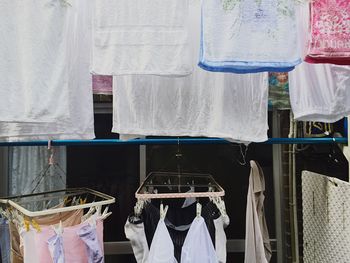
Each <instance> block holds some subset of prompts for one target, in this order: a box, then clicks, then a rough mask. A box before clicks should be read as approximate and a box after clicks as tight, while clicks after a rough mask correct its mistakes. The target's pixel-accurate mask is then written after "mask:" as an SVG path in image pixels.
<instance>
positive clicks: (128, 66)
mask: <svg viewBox="0 0 350 263" xmlns="http://www.w3.org/2000/svg"><path fill="white" fill-rule="evenodd" d="M94 3H95V8H94V10H95V15H94V28H93V30H94V39H93V52H92V54H93V56H92V72H93V73H94V74H101V75H118V74H155V75H168V76H182V75H188V74H190V73H191V72H192V64H191V60H190V58H189V52H190V50H189V43H188V30H187V28H188V24H187V20H188V3H189V2H188V0H181V1H178V0H118V1H116V0H95V1H94Z"/></svg>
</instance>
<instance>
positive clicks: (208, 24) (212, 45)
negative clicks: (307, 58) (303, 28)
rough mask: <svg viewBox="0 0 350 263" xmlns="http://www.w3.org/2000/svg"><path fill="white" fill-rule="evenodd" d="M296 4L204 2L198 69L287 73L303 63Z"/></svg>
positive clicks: (283, 0) (282, 0) (229, 0)
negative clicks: (297, 30) (297, 31)
mask: <svg viewBox="0 0 350 263" xmlns="http://www.w3.org/2000/svg"><path fill="white" fill-rule="evenodd" d="M294 8H295V1H294V0H261V1H255V0H241V1H237V0H233V1H232V0H222V1H221V0H204V1H203V7H202V25H201V27H202V34H201V41H200V43H201V50H200V59H199V66H200V67H202V68H203V69H205V70H209V71H216V72H233V73H252V72H262V71H272V72H287V71H290V70H292V69H293V68H294V66H296V65H298V64H299V63H300V62H301V59H300V54H299V52H298V51H299V43H298V41H297V34H296V23H295V11H294Z"/></svg>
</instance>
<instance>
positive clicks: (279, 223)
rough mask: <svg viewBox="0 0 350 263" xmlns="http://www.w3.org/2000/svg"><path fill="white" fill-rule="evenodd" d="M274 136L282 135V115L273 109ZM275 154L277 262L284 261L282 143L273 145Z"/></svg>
mask: <svg viewBox="0 0 350 263" xmlns="http://www.w3.org/2000/svg"><path fill="white" fill-rule="evenodd" d="M272 114H273V116H272V117H273V118H272V136H273V137H280V115H279V113H278V111H277V110H274V111H273V113H272ZM272 154H273V184H274V195H275V221H276V242H277V262H278V263H283V262H284V255H285V253H284V251H285V247H284V244H285V242H284V240H285V236H284V233H285V231H283V229H284V215H283V211H284V205H283V202H282V200H283V177H282V176H283V170H282V145H281V144H274V145H273V146H272Z"/></svg>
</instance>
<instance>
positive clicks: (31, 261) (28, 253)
mask: <svg viewBox="0 0 350 263" xmlns="http://www.w3.org/2000/svg"><path fill="white" fill-rule="evenodd" d="M35 234H36V232H35V231H33V230H30V231H26V230H25V229H24V228H22V229H21V230H20V238H21V249H23V262H25V263H37V262H38V257H37V252H38V251H37V248H36V244H35V242H33V241H34V240H35Z"/></svg>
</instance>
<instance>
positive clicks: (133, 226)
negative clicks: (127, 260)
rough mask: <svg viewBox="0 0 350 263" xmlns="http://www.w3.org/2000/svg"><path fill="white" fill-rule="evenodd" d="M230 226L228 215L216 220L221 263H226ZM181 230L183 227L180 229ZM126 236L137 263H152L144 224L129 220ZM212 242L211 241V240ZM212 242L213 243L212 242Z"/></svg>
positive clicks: (125, 229) (217, 253) (218, 255)
mask: <svg viewBox="0 0 350 263" xmlns="http://www.w3.org/2000/svg"><path fill="white" fill-rule="evenodd" d="M229 224H230V219H229V217H228V216H227V215H221V216H220V217H219V218H217V219H215V220H214V226H215V251H216V256H217V259H218V262H219V263H226V256H227V250H226V242H227V239H226V234H225V231H224V229H225V228H226V227H227V226H228V225H229ZM179 228H181V226H180V227H179ZM124 231H125V236H126V237H127V239H129V240H130V243H131V246H132V250H133V252H134V256H135V259H136V262H137V263H151V262H150V261H148V255H149V247H148V243H147V239H146V233H145V226H144V224H143V222H139V223H130V221H129V219H128V220H127V221H126V223H125V227H124ZM210 241H211V240H210ZM211 242H212V241H211Z"/></svg>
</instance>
